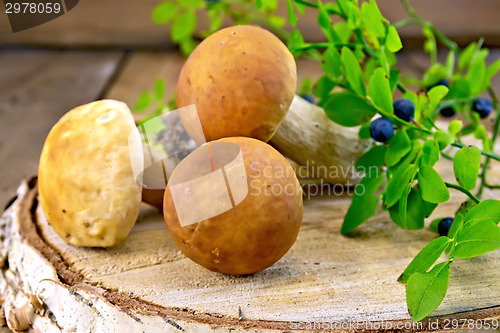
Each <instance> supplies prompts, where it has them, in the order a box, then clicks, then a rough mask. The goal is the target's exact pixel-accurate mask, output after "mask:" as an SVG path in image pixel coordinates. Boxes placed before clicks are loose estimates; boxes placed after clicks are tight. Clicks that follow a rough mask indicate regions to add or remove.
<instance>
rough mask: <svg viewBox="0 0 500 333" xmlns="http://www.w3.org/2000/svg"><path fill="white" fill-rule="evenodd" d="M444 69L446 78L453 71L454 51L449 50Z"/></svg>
mask: <svg viewBox="0 0 500 333" xmlns="http://www.w3.org/2000/svg"><path fill="white" fill-rule="evenodd" d="M445 68H446V74H447V76H452V75H453V70H454V69H455V51H453V50H450V51H449V52H448V56H447V57H446V63H445Z"/></svg>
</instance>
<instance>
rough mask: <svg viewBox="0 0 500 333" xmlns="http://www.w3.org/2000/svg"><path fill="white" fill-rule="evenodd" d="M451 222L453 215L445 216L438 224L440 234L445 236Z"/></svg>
mask: <svg viewBox="0 0 500 333" xmlns="http://www.w3.org/2000/svg"><path fill="white" fill-rule="evenodd" d="M452 224H453V217H445V218H444V219H442V220H441V221H439V224H438V232H439V234H440V235H441V236H447V235H448V231H450V228H451V225H452Z"/></svg>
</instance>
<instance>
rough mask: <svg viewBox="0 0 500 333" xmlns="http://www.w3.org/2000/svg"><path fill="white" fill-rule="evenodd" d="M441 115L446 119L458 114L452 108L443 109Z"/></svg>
mask: <svg viewBox="0 0 500 333" xmlns="http://www.w3.org/2000/svg"><path fill="white" fill-rule="evenodd" d="M440 113H441V115H442V116H443V117H445V118H451V117H453V116H454V115H456V114H457V112H456V111H455V110H454V109H453V108H452V107H451V106H449V107H447V108H444V109H441V111H440Z"/></svg>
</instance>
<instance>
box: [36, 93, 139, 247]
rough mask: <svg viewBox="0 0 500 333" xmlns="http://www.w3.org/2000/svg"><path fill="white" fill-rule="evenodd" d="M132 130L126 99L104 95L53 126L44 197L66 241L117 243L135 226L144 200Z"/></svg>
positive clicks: (42, 178) (46, 150) (44, 165)
mask: <svg viewBox="0 0 500 333" xmlns="http://www.w3.org/2000/svg"><path fill="white" fill-rule="evenodd" d="M134 130H136V127H135V124H134V119H133V117H132V114H131V113H130V110H129V109H128V107H127V105H126V104H124V103H122V102H118V101H114V100H102V101H97V102H93V103H90V104H86V105H82V106H79V107H77V108H75V109H73V110H71V111H69V112H68V113H66V114H65V115H64V116H63V117H62V118H61V119H60V120H59V121H58V122H57V124H56V125H55V126H54V127H53V128H52V130H51V131H50V133H49V135H48V137H47V139H46V141H45V144H44V147H43V150H42V155H41V157H40V165H39V169H38V178H39V192H40V202H41V205H42V208H43V211H44V212H45V214H46V216H47V219H48V220H49V222H50V224H51V225H52V226H53V228H54V230H55V231H56V232H57V234H58V235H59V236H60V237H61V238H62V239H64V240H65V241H66V242H67V243H69V244H72V245H77V246H93V247H107V246H113V245H115V244H117V243H118V242H120V241H121V240H123V239H124V238H125V237H126V236H127V235H128V233H129V232H130V230H131V229H132V227H133V226H134V223H135V221H136V219H137V216H138V214H139V208H140V205H141V187H140V186H139V185H138V184H136V181H135V178H134V175H133V172H132V165H131V158H130V154H129V136H130V134H131V133H132V132H133V131H134ZM138 135H139V134H137V136H138ZM138 140H140V139H138ZM138 142H139V141H138Z"/></svg>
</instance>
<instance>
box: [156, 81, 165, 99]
mask: <svg viewBox="0 0 500 333" xmlns="http://www.w3.org/2000/svg"><path fill="white" fill-rule="evenodd" d="M164 94H165V81H163V79H156V82H155V97H156V99H157V100H159V101H161V100H162V99H163V95H164Z"/></svg>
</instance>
